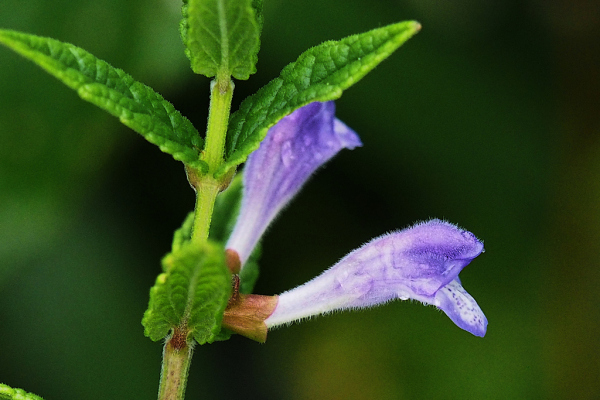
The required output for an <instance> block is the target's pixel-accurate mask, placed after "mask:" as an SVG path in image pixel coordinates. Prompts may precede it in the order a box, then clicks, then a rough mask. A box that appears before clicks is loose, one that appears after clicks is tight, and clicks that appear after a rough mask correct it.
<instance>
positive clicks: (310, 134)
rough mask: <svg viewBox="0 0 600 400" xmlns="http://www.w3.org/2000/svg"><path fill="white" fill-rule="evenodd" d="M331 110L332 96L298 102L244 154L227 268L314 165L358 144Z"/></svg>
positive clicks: (246, 251) (241, 259)
mask: <svg viewBox="0 0 600 400" xmlns="http://www.w3.org/2000/svg"><path fill="white" fill-rule="evenodd" d="M334 114H335V105H334V103H333V102H332V101H330V102H327V103H319V102H315V103H310V104H308V105H306V106H304V107H302V108H299V109H298V110H296V111H294V112H293V113H291V114H290V115H288V116H286V117H284V118H283V119H282V120H280V121H279V122H278V123H277V124H276V125H275V126H273V127H272V128H271V129H269V132H268V133H267V136H266V138H265V140H264V141H263V142H262V143H261V145H260V148H259V149H258V150H256V151H255V152H253V153H252V154H251V155H250V156H249V157H248V161H247V162H246V166H245V167H244V193H243V200H242V206H241V209H240V213H239V215H238V218H237V222H236V225H235V228H234V229H233V232H232V234H231V236H230V238H229V241H228V242H227V245H226V246H225V247H226V249H228V259H229V261H228V263H229V264H230V267H231V268H232V270H234V271H235V270H237V269H239V268H240V267H243V265H244V263H245V262H246V261H247V260H248V257H249V256H250V254H251V253H252V250H253V249H254V247H255V246H256V244H257V243H258V241H259V239H260V237H261V236H262V234H263V233H264V231H265V230H266V229H267V227H268V226H269V224H270V223H271V221H272V220H273V219H274V218H275V216H276V215H277V213H278V212H279V211H280V210H281V209H282V208H283V207H284V206H285V205H286V204H287V203H288V202H289V201H290V200H291V198H292V197H293V196H294V195H295V194H296V193H297V192H298V191H299V190H300V188H301V187H302V185H303V184H304V183H305V182H306V181H307V180H308V178H309V177H310V175H311V174H312V173H313V172H314V171H315V170H316V169H317V168H319V167H320V166H321V165H323V164H324V163H325V162H327V161H328V160H329V159H330V158H332V157H333V156H334V155H336V154H337V153H338V152H339V151H340V150H341V149H343V148H348V149H353V148H355V147H357V146H361V145H362V143H361V142H360V139H359V138H358V136H357V135H356V133H354V132H353V131H352V130H351V129H350V128H348V127H347V126H346V125H344V123H343V122H341V121H340V120H338V119H336V118H335V116H334ZM236 253H237V254H236ZM232 264H238V265H237V266H232ZM239 264H241V265H239Z"/></svg>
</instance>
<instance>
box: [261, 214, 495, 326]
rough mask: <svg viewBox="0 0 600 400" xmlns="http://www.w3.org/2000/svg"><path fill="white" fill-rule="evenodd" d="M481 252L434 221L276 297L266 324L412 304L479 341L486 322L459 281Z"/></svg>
mask: <svg viewBox="0 0 600 400" xmlns="http://www.w3.org/2000/svg"><path fill="white" fill-rule="evenodd" d="M482 252H483V243H482V242H481V241H479V240H478V239H477V238H476V237H475V235H473V234H472V233H471V232H468V231H465V230H462V229H460V228H458V227H457V226H455V225H452V224H450V223H447V222H444V221H441V220H437V219H434V220H431V221H428V222H424V223H419V224H416V225H414V226H412V227H410V228H407V229H404V230H401V231H397V232H394V233H391V234H387V235H384V236H381V237H379V238H376V239H374V240H372V241H371V242H369V243H367V244H365V245H364V246H362V247H360V248H359V249H356V250H354V251H353V252H351V253H350V254H348V255H347V256H346V257H344V258H343V259H342V260H340V261H339V262H338V263H337V264H335V265H334V266H333V267H331V268H330V269H328V270H327V271H325V272H324V273H323V274H321V275H319V276H318V277H316V278H314V279H313V280H311V281H309V282H307V283H305V284H304V285H302V286H299V287H297V288H295V289H293V290H290V291H288V292H285V293H283V294H281V295H279V299H278V303H277V306H276V307H275V310H274V311H273V313H272V314H271V315H270V316H269V317H268V318H267V319H266V320H265V324H266V325H267V327H268V328H272V327H276V326H279V325H282V324H287V323H290V322H293V321H297V320H300V319H303V318H307V317H311V316H314V315H319V314H323V313H328V312H331V311H335V310H343V309H356V308H364V307H370V306H374V305H378V304H382V303H386V302H388V301H390V300H394V299H401V300H407V299H414V300H418V301H421V302H423V303H425V304H431V305H434V306H436V307H438V308H439V309H441V310H442V311H444V312H445V313H446V314H447V315H448V317H450V319H451V320H452V321H453V322H454V323H455V324H456V325H457V326H459V327H460V328H462V329H464V330H466V331H469V332H471V333H472V334H473V335H476V336H484V335H485V332H486V329H487V319H486V318H485V315H484V314H483V312H482V311H481V309H480V308H479V306H478V305H477V302H476V301H475V299H473V297H471V295H469V293H467V292H466V291H465V290H464V288H463V287H462V285H461V283H460V280H459V278H458V274H459V272H460V271H461V270H462V269H463V268H464V267H465V266H466V265H467V264H469V263H470V262H471V260H473V259H474V258H475V257H477V256H478V255H479V254H481V253H482Z"/></svg>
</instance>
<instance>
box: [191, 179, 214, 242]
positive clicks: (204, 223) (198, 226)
mask: <svg viewBox="0 0 600 400" xmlns="http://www.w3.org/2000/svg"><path fill="white" fill-rule="evenodd" d="M220 186H221V185H220V184H219V182H217V181H216V180H215V179H214V178H212V177H211V176H204V177H202V179H200V182H199V184H198V187H197V188H196V210H195V214H194V226H193V228H192V241H194V242H196V243H204V242H206V239H208V231H209V229H210V221H211V219H212V214H213V209H214V206H215V199H216V198H217V194H219V189H220Z"/></svg>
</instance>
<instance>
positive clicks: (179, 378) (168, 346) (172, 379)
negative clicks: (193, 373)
mask: <svg viewBox="0 0 600 400" xmlns="http://www.w3.org/2000/svg"><path fill="white" fill-rule="evenodd" d="M186 336H187V335H186V333H185V332H184V331H182V330H179V329H176V330H175V332H174V333H173V335H172V336H171V337H170V338H169V340H167V343H165V348H164V350H163V364H162V371H161V374H160V387H159V389H158V400H183V399H184V397H185V388H186V386H187V378H188V372H189V369H190V364H191V362H192V352H193V347H192V345H191V344H189V343H188V342H187V340H186Z"/></svg>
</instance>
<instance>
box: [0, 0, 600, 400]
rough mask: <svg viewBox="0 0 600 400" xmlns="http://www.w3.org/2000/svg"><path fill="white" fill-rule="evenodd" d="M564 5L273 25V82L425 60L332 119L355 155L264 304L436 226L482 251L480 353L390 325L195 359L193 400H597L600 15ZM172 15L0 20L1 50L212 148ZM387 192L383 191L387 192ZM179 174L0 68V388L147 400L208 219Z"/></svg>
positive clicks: (427, 332)
mask: <svg viewBox="0 0 600 400" xmlns="http://www.w3.org/2000/svg"><path fill="white" fill-rule="evenodd" d="M571 4H572V3H570V2H566V0H551V1H548V2H539V1H533V0H528V1H525V2H518V1H516V0H513V1H505V2H492V1H491V0H487V1H486V0H481V1H479V2H473V1H456V2H446V3H443V4H441V3H439V2H433V1H432V0H427V1H424V0H422V1H416V0H407V1H406V2H402V3H400V2H396V1H380V2H373V1H369V0H348V1H344V2H337V1H333V0H304V1H298V2H284V1H277V0H271V1H267V2H265V8H264V13H265V14H264V15H265V24H264V28H263V35H262V45H261V52H260V54H259V62H258V65H257V68H258V72H257V74H256V75H254V76H253V77H252V79H250V80H249V81H245V82H237V83H236V90H235V93H234V109H236V108H237V104H239V102H240V101H241V100H242V99H243V98H244V97H245V96H247V95H249V94H251V93H253V92H255V91H256V90H257V89H258V88H260V87H261V86H262V85H264V84H266V83H267V82H268V81H269V80H270V79H272V78H274V77H275V76H277V75H278V74H279V71H280V70H281V68H282V67H283V66H285V65H286V64H287V63H289V62H290V61H293V60H295V59H296V57H297V56H298V55H299V54H300V53H301V52H302V51H304V50H306V49H307V48H308V47H310V46H314V45H316V44H318V43H320V42H322V41H324V40H329V39H339V38H342V37H344V36H347V35H349V34H353V33H358V32H363V31H367V30H369V29H372V28H375V27H378V26H383V25H385V24H388V23H393V22H396V21H399V20H404V19H416V20H418V21H420V22H421V23H422V25H423V30H422V31H421V33H419V35H418V36H417V37H415V38H414V39H413V40H411V41H409V42H408V43H407V44H406V45H405V46H404V47H403V48H402V49H400V50H399V51H398V52H397V53H396V54H394V55H393V56H392V57H391V58H390V59H389V60H387V61H386V62H384V63H383V64H382V65H381V66H380V67H378V68H377V69H376V70H375V71H374V72H373V73H371V74H369V76H367V77H366V78H365V79H364V80H363V81H362V82H361V83H360V84H358V85H356V86H355V87H353V88H352V89H351V90H349V91H347V92H346V93H345V94H344V96H343V97H342V99H340V100H339V101H338V102H337V110H338V117H339V118H340V119H342V120H343V121H344V122H346V123H347V124H348V125H349V126H351V127H352V128H353V129H355V130H356V131H357V132H358V133H359V134H360V136H361V139H362V140H363V142H364V147H363V148H361V149H359V150H355V151H352V152H346V153H343V154H341V155H340V156H338V157H337V158H336V159H334V160H333V161H332V162H331V163H330V164H329V165H328V166H327V167H326V168H325V169H323V170H322V171H320V172H319V173H318V174H317V176H316V177H315V178H314V179H312V181H311V182H309V184H308V185H307V186H306V188H305V189H304V191H303V192H302V193H301V194H300V195H299V196H298V198H296V199H295V200H294V202H293V204H292V206H291V207H289V208H288V209H287V210H286V211H285V212H284V213H283V215H282V216H281V218H280V219H279V220H278V221H277V222H276V223H275V225H274V226H273V228H272V229H271V230H270V231H269V232H268V234H267V236H266V238H265V240H264V242H263V257H262V261H261V277H260V279H259V281H258V283H257V286H256V292H258V293H262V294H273V293H279V292H281V291H284V290H286V289H289V288H291V287H292V286H294V285H298V284H301V283H303V282H305V281H306V280H308V279H310V278H312V277H313V276H315V275H316V274H318V273H319V272H321V271H322V270H323V269H325V268H327V267H328V266H330V265H331V264H333V263H334V262H335V261H337V260H338V259H339V258H341V257H342V256H344V255H345V254H346V253H347V252H348V251H350V250H352V249H354V248H356V247H358V246H359V245H360V244H362V243H364V242H366V241H368V240H369V239H371V238H372V237H374V236H377V235H380V234H382V233H384V232H386V231H389V230H392V229H397V228H401V227H404V226H407V225H409V224H410V223H412V222H413V221H416V220H419V219H426V218H429V217H440V218H445V219H448V220H450V221H452V222H455V223H458V224H460V225H462V226H463V227H465V228H467V229H469V230H470V231H472V232H474V233H475V234H477V235H478V236H479V237H480V238H482V239H484V241H485V244H486V253H485V254H483V255H482V256H481V257H479V258H478V259H477V260H475V261H474V262H473V264H472V265H471V266H469V267H468V268H466V270H465V271H464V272H463V273H462V274H461V278H462V281H463V284H464V286H465V288H466V289H467V290H468V291H469V292H470V293H471V294H472V295H473V296H474V297H475V298H476V299H477V301H478V302H479V304H480V305H481V307H482V309H483V310H484V312H485V313H486V315H487V317H488V319H489V327H488V334H487V336H486V337H485V338H484V339H479V338H475V337H473V336H471V335H468V334H467V333H465V332H463V331H461V330H460V329H458V328H456V327H455V326H454V325H453V324H452V322H451V321H449V320H448V319H447V318H446V317H445V316H444V315H443V314H441V313H439V312H436V311H434V309H433V308H425V307H423V306H421V305H418V304H410V303H406V302H395V303H392V304H389V305H386V306H384V307H380V308H378V309H375V310H371V311H363V312H357V313H343V314H336V315H333V316H330V317H326V318H319V319H316V320H314V321H310V322H305V323H303V324H301V325H297V326H292V327H290V328H284V329H280V330H277V331H274V332H271V333H270V334H269V338H268V340H267V343H266V344H265V345H259V344H256V343H254V342H252V341H250V340H247V339H244V338H240V337H237V336H235V337H233V338H232V339H231V340H230V341H228V342H223V343H216V344H213V345H210V346H201V347H198V348H197V350H196V352H195V356H194V360H193V362H192V369H191V376H190V381H189V388H188V398H190V399H194V398H199V397H200V393H202V396H203V398H211V399H228V398H239V397H244V398H248V399H252V398H257V399H258V398H260V399H282V398H284V399H314V398H322V399H374V398H376V399H404V398H406V399H421V398H422V399H425V398H435V399H455V398H461V399H487V398H510V399H518V398H527V399H537V398H539V399H572V398H582V399H586V398H589V399H592V398H598V397H600V384H599V383H598V379H597V378H598V371H599V370H600V354H599V353H600V348H599V346H598V344H597V343H598V337H599V333H600V307H598V305H597V300H596V297H595V294H596V293H597V291H598V287H600V256H599V255H598V254H599V252H598V250H599V248H600V246H599V245H598V243H599V242H600V228H599V227H600V117H599V115H600V113H598V109H599V107H598V106H599V105H600V99H599V96H600V81H599V80H600V78H599V76H598V73H597V66H598V65H600V59H599V58H600V49H599V47H600V43H599V42H598V41H597V37H599V36H600V6H599V5H598V4H597V3H596V2H585V1H580V2H576V3H575V4H576V5H575V6H573V7H572V6H571ZM179 7H180V3H179V1H176V0H149V1H148V0H147V1H143V2H142V1H140V0H129V1H123V0H95V1H91V0H79V1H77V2H72V1H66V0H19V1H17V0H2V2H1V3H0V27H2V28H7V29H17V30H22V31H26V32H30V33H34V34H38V35H43V36H52V37H55V38H57V39H60V40H63V41H67V42H71V43H74V44H76V45H77V46H80V47H83V48H85V49H87V50H88V51H90V52H91V53H93V54H94V55H96V56H97V57H100V58H102V59H105V60H107V61H108V62H110V63H111V64H112V65H114V66H116V67H119V68H122V69H124V70H126V71H127V72H128V73H130V74H131V75H132V76H133V77H134V78H135V79H137V80H139V81H142V82H144V83H146V84H148V85H150V86H152V87H153V88H154V89H156V90H157V91H158V92H160V93H161V94H162V95H164V97H165V98H166V99H168V100H170V101H172V102H173V103H174V104H175V106H176V108H178V109H179V110H181V111H182V112H183V113H184V114H185V115H186V116H188V117H189V118H190V119H191V120H192V122H193V123H194V124H195V125H196V127H197V128H198V129H199V130H200V131H203V130H204V125H205V123H206V115H207V104H208V103H207V100H208V80H207V79H203V78H201V77H198V76H195V75H194V74H193V73H192V72H191V70H190V69H189V64H188V63H187V60H186V59H185V55H184V53H183V45H182V44H181V42H180V39H179V33H178V22H179V19H180V14H179ZM379 171H386V172H385V173H380V172H379ZM193 203H194V195H193V191H192V190H191V189H190V188H189V186H188V184H187V182H186V180H185V175H184V172H183V168H182V166H181V165H180V164H179V163H177V162H175V161H173V160H172V159H171V157H170V156H168V155H166V154H163V153H161V152H160V151H158V150H157V149H155V148H154V146H152V145H150V144H148V143H146V142H145V141H144V140H143V139H141V138H139V137H138V136H137V135H136V134H135V133H133V132H131V131H129V130H128V129H127V128H124V127H122V126H121V125H120V124H119V123H118V121H117V120H116V119H115V118H113V117H111V116H109V115H108V114H105V113H103V112H102V111H100V110H98V109H96V108H95V107H93V106H91V105H89V104H86V103H84V102H83V101H81V100H80V99H79V98H78V97H77V95H76V94H74V93H73V92H72V91H70V90H68V89H67V88H64V87H63V86H62V84H61V83H59V82H58V81H56V80H55V79H54V78H52V77H50V76H49V75H47V74H45V73H44V72H42V71H41V70H39V69H38V68H37V67H35V66H34V65H33V64H31V63H29V62H26V61H25V60H23V59H21V58H20V57H18V56H17V55H15V54H13V53H11V52H9V51H8V50H6V49H4V48H2V49H0V238H1V240H0V381H2V382H4V383H7V384H9V385H11V386H13V387H21V388H24V389H25V390H27V391H29V392H33V393H36V394H38V395H41V396H43V397H44V398H46V399H64V400H69V399H107V398H131V399H137V398H140V399H141V398H153V397H154V396H155V395H156V391H157V388H158V374H159V371H160V358H161V351H162V349H161V346H160V345H159V344H156V343H152V342H151V341H150V340H148V339H147V338H145V337H144V336H143V327H142V326H141V324H140V320H141V318H142V315H143V312H144V310H145V308H146V306H147V302H148V292H149V288H150V287H151V285H152V284H153V282H154V280H155V277H156V275H157V274H158V273H159V272H160V258H161V257H162V256H163V255H164V254H165V253H167V252H168V251H169V247H170V243H171V234H172V232H173V231H174V230H175V229H176V228H178V227H179V225H180V224H181V221H182V220H183V219H184V217H185V215H186V213H187V212H188V211H190V210H191V209H192V207H193Z"/></svg>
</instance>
